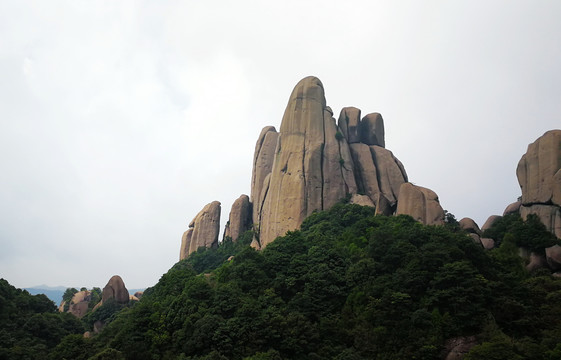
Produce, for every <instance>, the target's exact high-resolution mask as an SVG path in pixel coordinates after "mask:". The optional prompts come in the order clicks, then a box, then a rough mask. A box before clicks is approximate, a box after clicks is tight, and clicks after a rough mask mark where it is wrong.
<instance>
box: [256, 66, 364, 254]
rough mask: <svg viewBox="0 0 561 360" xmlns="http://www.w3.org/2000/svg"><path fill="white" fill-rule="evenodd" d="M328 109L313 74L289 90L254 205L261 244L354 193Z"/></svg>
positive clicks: (345, 150) (346, 154) (348, 162)
mask: <svg viewBox="0 0 561 360" xmlns="http://www.w3.org/2000/svg"><path fill="white" fill-rule="evenodd" d="M332 113H333V112H332V111H331V109H329V108H328V107H327V106H326V100H325V94H324V89H323V84H322V83H321V81H320V80H319V79H318V78H316V77H313V76H310V77H307V78H304V79H302V80H301V81H300V82H299V83H298V84H297V85H296V87H295V88H294V90H293V91H292V94H291V95H290V98H289V101H288V104H287V106H286V110H285V112H284V116H283V119H282V123H281V126H280V134H279V138H278V141H277V147H276V150H275V154H276V155H275V157H274V160H273V164H272V169H271V173H270V177H269V180H268V186H267V184H264V185H263V186H262V188H266V187H268V190H267V193H266V194H264V198H263V199H262V201H263V203H262V206H261V208H260V209H257V211H258V213H259V214H258V217H260V219H259V230H260V243H261V246H264V245H266V244H268V243H270V242H271V241H273V240H274V239H275V238H276V237H277V236H280V235H284V234H285V233H286V231H288V230H293V229H295V228H297V227H298V226H300V224H301V223H302V221H303V220H304V219H305V218H306V217H307V216H308V215H310V214H311V213H312V212H313V211H315V210H323V209H327V208H329V207H331V206H332V205H334V204H335V203H336V202H337V201H338V200H340V199H342V198H344V197H346V195H347V194H351V193H355V192H356V182H355V177H354V172H353V168H354V165H353V161H352V157H351V155H350V150H349V147H348V143H347V142H346V141H345V139H344V136H342V135H338V133H339V134H342V133H341V132H340V131H339V128H338V127H337V125H336V123H335V119H334V118H333V116H332ZM254 211H255V209H254Z"/></svg>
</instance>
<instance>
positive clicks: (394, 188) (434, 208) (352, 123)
mask: <svg viewBox="0 0 561 360" xmlns="http://www.w3.org/2000/svg"><path fill="white" fill-rule="evenodd" d="M384 136H385V130H384V120H383V118H382V116H381V115H380V114H379V113H371V114H367V115H366V116H364V117H361V111H360V110H359V109H357V108H355V107H345V108H343V109H342V110H341V112H340V114H339V118H338V120H337V121H336V120H335V118H334V117H333V111H332V110H331V108H330V107H329V106H327V103H326V99H325V92H324V88H323V84H322V83H321V81H320V80H319V79H318V78H316V77H313V76H310V77H306V78H304V79H302V80H301V81H300V82H298V84H297V85H296V86H295V87H294V90H293V91H292V94H291V95H290V97H289V100H288V104H287V106H286V109H285V112H284V115H283V118H282V122H281V126H280V129H279V131H277V130H276V128H275V127H273V126H267V127H265V128H263V130H262V131H261V133H260V135H259V137H258V139H257V142H256V144H255V153H254V157H253V171H252V177H251V193H250V196H249V197H248V196H247V195H242V196H241V197H240V198H239V199H238V200H236V202H235V203H234V205H233V206H232V210H231V212H230V220H229V222H228V224H227V225H226V229H225V232H224V237H231V238H232V240H233V241H236V240H237V238H238V237H239V235H240V234H241V233H243V232H244V231H246V230H248V229H253V230H254V233H255V238H254V241H253V243H252V246H254V247H256V248H263V247H265V246H266V245H267V244H269V243H270V242H272V241H273V240H274V239H275V238H276V237H278V236H281V235H284V234H285V233H286V232H287V231H289V230H294V229H296V228H298V227H299V226H300V225H301V224H302V221H303V220H304V219H305V218H306V217H307V216H309V215H310V214H311V213H313V212H314V211H320V210H326V209H329V208H330V207H331V206H333V205H334V204H335V203H337V202H339V201H341V200H342V199H349V200H350V202H351V203H356V204H360V205H367V206H373V207H375V208H376V213H377V214H384V215H392V214H394V213H395V212H396V210H397V209H398V208H399V213H403V214H409V215H412V216H414V217H415V218H416V219H418V220H419V221H421V222H423V223H425V224H442V223H443V221H444V212H443V210H442V208H441V207H440V204H439V202H438V196H437V195H436V194H435V193H434V192H433V191H431V190H429V189H426V188H422V187H418V186H415V185H412V184H410V183H408V178H407V173H406V172H405V168H404V167H403V164H402V163H401V162H400V161H399V160H398V159H397V158H396V157H395V156H394V155H393V153H392V152H391V151H389V150H387V149H386V148H385V138H384ZM403 186H405V187H404V189H405V191H404V192H403V195H401V194H400V191H401V189H402V187H403ZM417 200H418V201H420V203H416V201H417ZM400 202H402V203H403V205H401V206H400V205H399V203H400ZM215 203H217V202H215ZM209 205H210V204H209ZM209 205H207V207H208V206H209ZM207 207H205V209H203V210H202V211H201V212H200V213H199V214H198V215H197V216H196V217H195V219H194V220H193V221H192V222H191V225H190V226H189V227H190V229H189V230H187V231H186V232H185V233H184V234H183V239H182V245H181V252H180V259H184V258H185V257H187V256H188V255H189V254H190V253H192V252H193V251H196V249H197V248H198V247H199V246H207V247H208V246H214V245H215V244H216V243H217V234H218V218H219V216H220V214H219V210H218V213H217V216H207V217H206V218H204V219H202V214H203V213H205V212H206V213H210V210H209V209H207ZM215 215H216V214H215ZM197 229H199V230H197Z"/></svg>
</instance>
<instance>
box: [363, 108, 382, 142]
mask: <svg viewBox="0 0 561 360" xmlns="http://www.w3.org/2000/svg"><path fill="white" fill-rule="evenodd" d="M359 126H360V141H361V142H362V143H364V144H366V145H377V146H381V147H386V142H385V140H384V119H382V115H380V114H378V113H372V114H368V115H366V116H365V117H364V118H362V120H361V122H360V125H359Z"/></svg>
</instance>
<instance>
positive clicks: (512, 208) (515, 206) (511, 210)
mask: <svg viewBox="0 0 561 360" xmlns="http://www.w3.org/2000/svg"><path fill="white" fill-rule="evenodd" d="M520 206H522V202H521V201H517V202H513V203H512V204H510V205H508V206H507V207H506V208H505V211H504V212H503V216H507V215H511V214H516V213H518V212H519V211H520Z"/></svg>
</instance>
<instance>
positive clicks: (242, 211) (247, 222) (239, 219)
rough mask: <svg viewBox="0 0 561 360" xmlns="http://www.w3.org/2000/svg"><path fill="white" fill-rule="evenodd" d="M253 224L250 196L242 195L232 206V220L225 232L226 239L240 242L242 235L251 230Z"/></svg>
mask: <svg viewBox="0 0 561 360" xmlns="http://www.w3.org/2000/svg"><path fill="white" fill-rule="evenodd" d="M251 224H252V221H251V204H250V202H249V196H247V195H242V196H240V197H239V198H237V199H236V201H234V204H232V210H230V219H229V221H228V223H227V224H226V228H225V230H224V238H226V237H229V238H231V239H232V241H236V240H238V237H239V236H240V235H241V234H243V233H244V232H245V231H247V230H250V229H251Z"/></svg>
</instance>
